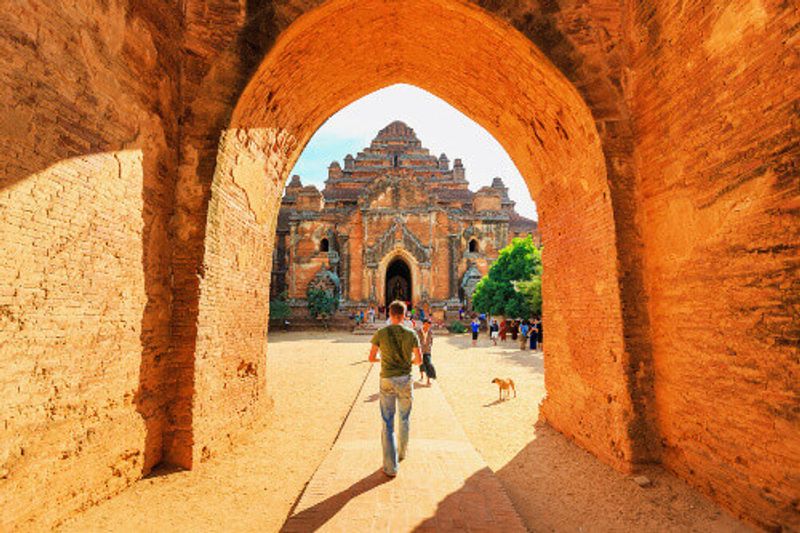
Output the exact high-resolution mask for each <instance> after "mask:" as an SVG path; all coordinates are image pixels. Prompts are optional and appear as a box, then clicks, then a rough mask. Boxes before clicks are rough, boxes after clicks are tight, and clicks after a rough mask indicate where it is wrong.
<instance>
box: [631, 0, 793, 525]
mask: <svg viewBox="0 0 800 533" xmlns="http://www.w3.org/2000/svg"><path fill="white" fill-rule="evenodd" d="M633 16H634V18H633V22H634V23H635V27H634V29H633V31H634V34H633V39H632V42H633V43H634V44H635V47H636V53H635V56H634V63H633V68H634V69H635V83H634V84H633V87H632V91H631V93H632V97H633V102H634V112H635V113H634V115H635V117H636V131H637V138H636V144H637V172H638V174H639V188H640V191H639V194H640V198H641V210H642V228H643V231H644V240H645V253H644V259H645V265H646V269H645V274H646V276H647V292H648V296H649V302H650V315H651V320H652V335H653V337H652V342H653V359H654V364H655V387H656V388H655V390H656V405H657V408H658V428H659V432H660V434H661V438H662V442H663V445H664V453H663V462H664V464H665V465H666V466H667V467H669V468H671V469H672V470H674V471H675V472H677V473H678V474H679V475H680V476H681V477H684V478H685V479H687V480H688V481H689V482H690V483H691V484H693V485H695V486H697V487H699V488H700V489H702V490H703V491H704V492H706V493H707V494H709V495H710V496H712V497H714V498H715V499H717V500H718V501H721V502H723V503H724V504H725V505H726V506H728V507H729V508H731V509H733V510H734V511H736V512H737V513H739V514H741V515H744V516H747V517H749V518H750V519H754V520H756V522H757V523H758V524H759V525H761V526H763V527H765V528H768V529H779V528H780V527H781V526H782V527H784V528H785V529H789V530H796V529H800V508H798V499H797V498H798V496H799V495H800V410H799V409H800V407H799V406H800V387H799V384H800V362H798V358H797V354H798V343H800V325H798V315H797V309H798V305H799V304H800V286H798V277H797V271H798V270H797V269H798V247H800V224H798V212H797V209H798V193H799V192H800V167H798V161H800V146H798V140H799V139H800V118H798V102H800V85H798V84H797V83H794V82H793V83H789V84H787V81H788V80H790V79H794V80H795V81H796V80H797V79H798V72H800V60H799V59H798V55H797V48H796V46H795V48H794V50H792V49H791V47H788V46H786V44H785V43H789V42H792V40H794V42H795V43H796V41H797V30H798V22H800V17H799V16H798V10H797V6H796V5H794V6H793V5H791V3H784V2H760V1H757V0H753V1H749V0H748V1H736V2H715V3H713V5H709V3H708V2H688V3H685V4H681V5H680V6H678V5H671V4H668V3H666V2H659V3H656V4H655V5H650V6H638V7H637V9H635V10H634V11H633Z"/></svg>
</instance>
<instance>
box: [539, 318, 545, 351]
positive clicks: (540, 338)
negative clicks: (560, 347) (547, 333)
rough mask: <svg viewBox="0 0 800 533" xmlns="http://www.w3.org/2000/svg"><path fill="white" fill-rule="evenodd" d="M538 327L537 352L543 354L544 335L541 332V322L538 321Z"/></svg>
mask: <svg viewBox="0 0 800 533" xmlns="http://www.w3.org/2000/svg"><path fill="white" fill-rule="evenodd" d="M538 326H539V327H538V330H539V351H540V352H544V333H543V332H542V321H541V320H539V324H538Z"/></svg>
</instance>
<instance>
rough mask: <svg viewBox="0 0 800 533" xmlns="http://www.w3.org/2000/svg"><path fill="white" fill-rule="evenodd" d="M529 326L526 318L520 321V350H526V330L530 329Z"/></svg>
mask: <svg viewBox="0 0 800 533" xmlns="http://www.w3.org/2000/svg"><path fill="white" fill-rule="evenodd" d="M530 329H531V327H530V325H529V324H528V321H527V320H523V321H522V325H521V326H520V327H519V349H520V350H527V349H528V331H530Z"/></svg>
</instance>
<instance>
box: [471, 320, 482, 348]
mask: <svg viewBox="0 0 800 533" xmlns="http://www.w3.org/2000/svg"><path fill="white" fill-rule="evenodd" d="M470 328H471V329H472V345H473V346H477V345H478V331H480V329H481V323H480V321H479V320H478V317H477V316H475V315H473V317H472V323H471V324H470Z"/></svg>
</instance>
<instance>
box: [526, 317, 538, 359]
mask: <svg viewBox="0 0 800 533" xmlns="http://www.w3.org/2000/svg"><path fill="white" fill-rule="evenodd" d="M537 322H538V321H537V320H533V321H532V322H531V329H530V331H529V332H528V340H529V341H530V348H531V351H532V352H535V351H536V343H537V341H538V340H539V328H538V327H537Z"/></svg>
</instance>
